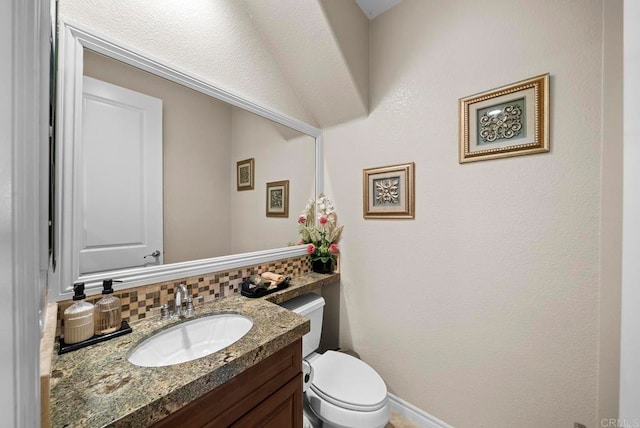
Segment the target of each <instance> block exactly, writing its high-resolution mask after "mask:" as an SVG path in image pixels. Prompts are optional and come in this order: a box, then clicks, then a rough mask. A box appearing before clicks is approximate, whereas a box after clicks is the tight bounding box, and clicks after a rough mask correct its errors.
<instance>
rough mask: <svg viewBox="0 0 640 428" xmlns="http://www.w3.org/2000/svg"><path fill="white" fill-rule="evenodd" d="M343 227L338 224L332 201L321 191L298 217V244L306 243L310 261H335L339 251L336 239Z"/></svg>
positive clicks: (337, 239)
mask: <svg viewBox="0 0 640 428" xmlns="http://www.w3.org/2000/svg"><path fill="white" fill-rule="evenodd" d="M314 214H315V215H316V216H317V218H318V224H316V222H315V217H314ZM343 227H344V226H338V215H337V214H336V211H335V209H334V208H333V203H332V202H331V201H330V200H329V199H328V198H327V197H326V196H325V195H324V193H321V194H320V197H319V198H318V200H317V201H316V200H313V199H311V200H310V201H309V203H308V204H307V206H306V207H305V209H304V211H302V214H300V216H299V217H298V233H299V234H300V242H299V243H298V244H306V245H307V253H309V255H310V256H311V261H312V262H318V261H319V262H322V263H323V264H326V263H328V262H330V261H331V262H335V261H336V258H337V254H338V252H339V251H340V249H339V248H338V241H340V238H341V237H342V228H343Z"/></svg>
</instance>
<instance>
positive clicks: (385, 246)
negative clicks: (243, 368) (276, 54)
mask: <svg viewBox="0 0 640 428" xmlns="http://www.w3.org/2000/svg"><path fill="white" fill-rule="evenodd" d="M370 31H371V32H370V57H371V69H370V82H371V86H370V96H371V113H370V115H369V117H368V118H366V119H362V120H357V121H353V122H351V123H347V124H343V125H340V126H336V127H333V128H331V129H327V130H326V131H325V151H326V162H327V167H326V173H327V191H328V194H329V196H330V197H331V198H333V199H334V200H335V203H336V207H337V209H338V213H339V214H340V216H341V221H342V223H343V224H346V230H345V235H344V239H343V245H342V253H343V254H342V256H343V263H342V267H341V268H342V272H341V275H342V284H341V291H342V295H341V301H340V305H341V313H340V316H341V318H340V324H341V345H343V346H347V347H352V348H354V349H355V350H356V351H358V352H359V353H360V355H361V356H362V357H363V359H364V360H366V361H367V362H369V363H371V365H372V366H373V367H374V368H375V369H376V370H378V372H379V373H380V374H381V375H382V377H383V378H384V379H385V380H386V381H387V384H388V387H389V390H390V391H391V392H392V393H395V394H397V395H398V396H400V397H402V398H403V399H405V400H407V401H409V402H411V403H413V404H415V405H417V406H418V407H420V408H422V409H424V410H426V411H428V412H429V413H431V414H433V415H434V416H436V417H438V418H440V419H442V420H444V421H446V422H448V423H450V424H452V425H454V426H456V427H458V428H464V427H485V428H495V427H515V426H517V427H532V428H534V427H535V428H538V427H570V426H573V422H574V421H578V422H582V423H584V424H587V426H589V427H595V426H597V425H596V409H597V398H596V397H597V363H598V359H597V358H598V352H597V344H598V293H599V250H600V248H599V221H600V217H599V206H600V181H599V179H600V151H601V148H602V145H601V114H602V100H601V90H602V2H601V1H595V0H594V1H584V0H580V1H578V0H563V1H555V0H545V1H542V0H541V1H535V2H532V1H525V0H517V1H514V0H493V1H490V2H470V1H462V0H459V1H447V2H436V1H424V0H404V1H403V2H402V3H400V4H399V5H398V6H396V7H395V8H393V9H391V10H390V11H388V12H386V13H384V14H382V15H380V16H379V17H378V18H376V19H375V20H374V21H372V24H371V29H370ZM545 72H549V73H551V153H548V154H540V155H534V156H523V157H516V158H508V159H501V160H493V161H485V162H476V163H472V164H465V165H459V164H458V103H457V101H458V98H460V97H464V96H467V95H471V94H474V93H477V92H481V91H484V90H487V89H491V88H494V87H497V86H500V85H503V84H508V83H511V82H515V81H518V80H520V79H524V78H527V77H531V76H535V75H538V74H542V73H545ZM410 161H414V162H415V163H416V219H415V220H409V221H389V220H387V221H374V220H367V221H365V220H363V219H362V203H361V198H360V194H361V192H362V169H363V168H367V167H374V166H382V165H389V164H393V163H402V162H410Z"/></svg>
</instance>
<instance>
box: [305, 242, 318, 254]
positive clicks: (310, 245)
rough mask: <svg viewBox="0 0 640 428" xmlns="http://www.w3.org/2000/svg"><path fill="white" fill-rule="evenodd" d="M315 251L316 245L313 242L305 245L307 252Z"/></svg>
mask: <svg viewBox="0 0 640 428" xmlns="http://www.w3.org/2000/svg"><path fill="white" fill-rule="evenodd" d="M315 252H316V246H315V245H313V244H309V245H307V253H309V254H313V253H315Z"/></svg>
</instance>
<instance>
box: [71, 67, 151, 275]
mask: <svg viewBox="0 0 640 428" xmlns="http://www.w3.org/2000/svg"><path fill="white" fill-rule="evenodd" d="M81 153H82V175H83V177H82V180H80V182H81V183H83V184H82V185H83V186H84V188H83V189H81V194H82V201H81V205H82V206H81V210H80V211H81V215H82V221H81V222H79V223H80V224H81V225H82V230H81V231H80V233H79V235H78V236H79V237H80V273H81V274H85V273H91V272H97V271H105V270H112V269H122V268H131V267H139V266H144V265H148V264H161V263H162V100H159V99H157V98H153V97H150V96H148V95H144V94H141V93H138V92H135V91H131V90H129V89H125V88H121V87H119V86H115V85H112V84H109V83H106V82H102V81H100V80H96V79H93V78H90V77H86V76H85V77H84V78H83V109H82V150H81ZM156 250H159V251H160V253H161V254H160V256H158V257H155V258H154V257H147V258H146V259H145V258H144V256H146V255H148V254H151V253H153V252H154V251H156Z"/></svg>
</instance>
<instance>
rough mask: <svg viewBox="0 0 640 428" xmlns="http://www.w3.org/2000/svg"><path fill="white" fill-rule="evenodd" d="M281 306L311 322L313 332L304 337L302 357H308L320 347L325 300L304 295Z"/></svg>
mask: <svg viewBox="0 0 640 428" xmlns="http://www.w3.org/2000/svg"><path fill="white" fill-rule="evenodd" d="M280 306H282V307H283V308H286V309H289V310H290V311H293V312H295V313H297V314H299V315H302V316H303V317H306V318H308V319H309V320H310V321H311V330H310V331H309V333H307V334H305V335H304V336H303V337H302V356H303V357H306V356H307V355H309V354H311V353H312V352H313V351H315V350H316V349H318V347H319V346H320V335H321V334H322V313H323V311H324V299H323V298H322V296H318V295H317V294H313V293H310V294H303V295H302V296H299V297H296V298H294V299H291V300H288V301H286V302H284V303H281V304H280Z"/></svg>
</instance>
